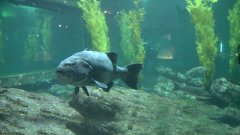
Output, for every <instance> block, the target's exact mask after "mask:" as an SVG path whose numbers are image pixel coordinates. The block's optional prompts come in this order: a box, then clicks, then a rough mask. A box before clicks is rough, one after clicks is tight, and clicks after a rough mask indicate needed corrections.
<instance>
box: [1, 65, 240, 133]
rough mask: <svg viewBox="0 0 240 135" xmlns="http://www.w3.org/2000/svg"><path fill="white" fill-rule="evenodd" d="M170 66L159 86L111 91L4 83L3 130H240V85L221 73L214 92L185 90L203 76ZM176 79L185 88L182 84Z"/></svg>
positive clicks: (119, 88) (208, 131) (46, 131)
mask: <svg viewBox="0 0 240 135" xmlns="http://www.w3.org/2000/svg"><path fill="white" fill-rule="evenodd" d="M163 70H164V72H165V71H166V72H165V73H164V74H163V72H162V71H163ZM167 72H169V71H168V69H161V71H160V73H161V74H162V75H161V77H160V78H159V79H160V80H161V81H159V84H156V86H155V88H154V90H153V91H154V92H146V91H143V90H132V89H128V88H125V87H117V86H115V87H113V88H112V89H111V90H110V92H107V93H106V92H104V91H103V90H101V89H97V88H95V87H89V93H90V96H89V97H88V96H86V95H85V94H84V93H83V91H80V93H79V94H78V95H72V91H73V87H71V86H62V85H57V84H56V85H53V86H52V87H51V88H50V89H49V90H42V91H41V92H40V93H39V91H38V93H36V92H30V91H26V90H22V89H16V88H0V135H74V134H76V135H239V134H240V110H239V109H238V108H239V107H238V100H237V99H231V98H237V96H238V94H239V86H237V85H234V84H231V83H230V82H228V81H227V80H225V79H223V78H219V79H216V80H215V81H214V82H213V84H212V87H211V90H210V92H209V94H210V96H211V97H208V96H209V95H205V94H203V93H204V92H199V93H200V94H198V92H192V91H191V90H186V93H184V92H185V91H184V88H186V89H187V88H189V87H186V86H192V87H193V89H192V90H200V91H202V90H203V89H196V87H199V88H201V79H200V81H199V80H198V79H197V77H195V81H194V80H193V79H192V80H191V79H189V78H187V74H184V75H180V74H178V73H177V74H175V73H173V71H171V73H170V72H169V73H170V74H167ZM189 74H190V73H189ZM169 76H170V77H169ZM184 78H185V79H184ZM191 78H194V77H191ZM196 80H197V81H196ZM176 81H177V84H179V82H180V83H181V84H179V85H181V86H180V90H182V91H180V90H179V89H177V90H176V88H175V87H176V85H175V82H176ZM163 82H164V83H163ZM198 82H199V83H198ZM170 86H172V87H170ZM192 87H190V88H192ZM182 92H183V93H182ZM192 93H194V94H192ZM196 93H197V94H196ZM201 94H202V95H201ZM199 95H200V96H199ZM212 100H215V101H219V102H221V103H224V106H219V104H216V103H215V102H212Z"/></svg>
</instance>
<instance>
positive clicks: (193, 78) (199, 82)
mask: <svg viewBox="0 0 240 135" xmlns="http://www.w3.org/2000/svg"><path fill="white" fill-rule="evenodd" d="M206 71H207V69H206V68H204V67H195V68H193V69H191V70H189V71H187V72H186V73H185V76H186V78H187V81H186V84H188V85H191V86H196V87H201V86H203V85H204V84H203V79H204V76H205V73H206Z"/></svg>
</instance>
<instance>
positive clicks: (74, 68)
mask: <svg viewBox="0 0 240 135" xmlns="http://www.w3.org/2000/svg"><path fill="white" fill-rule="evenodd" d="M116 62H117V54H116V53H114V52H109V53H102V52H97V51H93V50H84V51H81V52H78V53H76V54H73V55H72V56H70V57H68V58H66V59H65V60H63V61H62V62H61V63H60V64H59V66H58V67H57V69H56V76H57V78H58V79H59V80H62V81H63V82H65V83H67V84H71V85H74V86H75V94H78V92H79V87H81V88H82V89H83V90H84V92H85V93H86V95H88V96H89V93H88V89H87V87H86V86H92V85H96V86H97V87H100V88H102V89H103V90H104V91H106V92H108V91H109V90H110V89H111V87H112V85H113V82H112V81H113V80H115V79H118V78H120V79H122V80H123V81H124V82H125V83H126V84H127V85H128V86H129V87H130V88H132V89H137V85H138V75H139V73H140V72H141V69H142V64H132V65H128V66H125V67H119V66H116Z"/></svg>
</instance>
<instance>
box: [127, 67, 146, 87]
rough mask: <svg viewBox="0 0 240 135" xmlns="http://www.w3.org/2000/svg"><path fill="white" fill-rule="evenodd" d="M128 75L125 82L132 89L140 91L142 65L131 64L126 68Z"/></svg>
mask: <svg viewBox="0 0 240 135" xmlns="http://www.w3.org/2000/svg"><path fill="white" fill-rule="evenodd" d="M126 68H127V70H128V73H127V76H125V77H124V78H123V81H124V82H125V83H126V84H127V85H128V87H130V88H132V89H138V80H139V77H138V76H139V73H140V72H141V70H142V64H131V65H128V66H126Z"/></svg>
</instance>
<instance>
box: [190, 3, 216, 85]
mask: <svg viewBox="0 0 240 135" xmlns="http://www.w3.org/2000/svg"><path fill="white" fill-rule="evenodd" d="M186 2H187V5H188V6H187V10H188V12H189V14H190V16H191V19H192V22H193V24H194V28H195V36H196V41H195V43H196V44H197V48H196V50H197V54H198V58H199V61H200V64H201V65H202V66H203V67H205V68H206V69H207V72H206V74H205V79H204V80H205V87H206V88H209V87H210V85H211V82H212V80H213V77H214V74H215V58H216V56H217V42H218V38H217V37H216V35H215V33H214V18H213V11H212V4H213V3H215V2H217V0H186Z"/></svg>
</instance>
